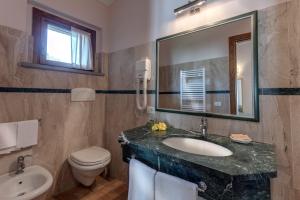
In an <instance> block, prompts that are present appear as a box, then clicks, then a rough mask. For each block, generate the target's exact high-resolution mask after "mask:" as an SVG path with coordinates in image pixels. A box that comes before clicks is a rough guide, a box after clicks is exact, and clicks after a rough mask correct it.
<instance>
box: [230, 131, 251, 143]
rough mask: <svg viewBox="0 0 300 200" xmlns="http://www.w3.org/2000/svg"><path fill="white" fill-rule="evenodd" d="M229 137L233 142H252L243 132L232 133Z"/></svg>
mask: <svg viewBox="0 0 300 200" xmlns="http://www.w3.org/2000/svg"><path fill="white" fill-rule="evenodd" d="M230 139H231V140H232V141H233V142H237V143H241V144H249V143H251V142H252V139H251V138H250V137H249V136H248V135H246V134H243V133H234V134H231V135H230Z"/></svg>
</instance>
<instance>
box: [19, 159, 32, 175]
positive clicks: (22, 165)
mask: <svg viewBox="0 0 300 200" xmlns="http://www.w3.org/2000/svg"><path fill="white" fill-rule="evenodd" d="M26 157H31V155H26V156H19V157H18V158H17V170H16V174H22V173H23V172H24V169H25V162H24V161H25V158H26Z"/></svg>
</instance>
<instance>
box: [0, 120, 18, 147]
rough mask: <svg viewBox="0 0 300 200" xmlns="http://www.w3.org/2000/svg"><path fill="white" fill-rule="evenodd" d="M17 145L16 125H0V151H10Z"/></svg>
mask: <svg viewBox="0 0 300 200" xmlns="http://www.w3.org/2000/svg"><path fill="white" fill-rule="evenodd" d="M16 145H17V124H16V123H2V124H0V150H3V149H5V150H6V149H10V148H12V147H15V146H16Z"/></svg>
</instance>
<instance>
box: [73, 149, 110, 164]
mask: <svg viewBox="0 0 300 200" xmlns="http://www.w3.org/2000/svg"><path fill="white" fill-rule="evenodd" d="M110 157H111V155H110V153H109V151H107V150H106V149H103V148H101V147H96V146H94V147H90V148H87V149H83V150H80V151H77V152H74V153H72V154H71V155H70V157H69V160H71V161H72V163H74V164H76V165H79V166H87V167H88V166H91V167H92V166H96V165H97V166H98V165H100V166H102V165H104V164H107V163H108V162H109V161H110Z"/></svg>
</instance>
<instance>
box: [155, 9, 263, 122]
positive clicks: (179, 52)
mask: <svg viewBox="0 0 300 200" xmlns="http://www.w3.org/2000/svg"><path fill="white" fill-rule="evenodd" d="M156 56H157V62H156V73H157V74H156V80H157V81H156V110H157V111H160V112H171V113H181V114H189V115H199V116H206V117H216V118H226V119H235V120H243V121H253V122H258V121H259V97H258V41H257V12H256V11H255V12H251V13H246V14H243V15H240V16H236V17H233V18H230V19H226V20H222V21H219V22H216V23H214V24H210V25H207V26H202V27H199V28H197V29H193V30H190V31H185V32H182V33H178V34H174V35H170V36H167V37H163V38H160V39H157V41H156ZM187 72H193V74H192V76H189V77H185V78H184V81H183V78H182V74H185V75H186V74H187ZM198 72H201V74H202V75H203V77H200V73H198ZM196 75H197V76H196ZM198 75H199V76H198ZM200 107H201V109H199V108H200ZM187 108H188V109H187Z"/></svg>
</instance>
